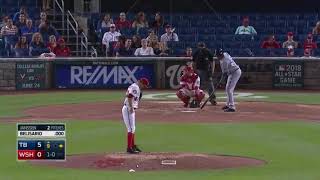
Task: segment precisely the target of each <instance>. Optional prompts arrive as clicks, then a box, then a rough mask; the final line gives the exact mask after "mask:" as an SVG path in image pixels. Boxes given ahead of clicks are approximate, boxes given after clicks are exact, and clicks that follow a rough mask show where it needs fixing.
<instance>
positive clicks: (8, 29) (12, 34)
mask: <svg viewBox="0 0 320 180" xmlns="http://www.w3.org/2000/svg"><path fill="white" fill-rule="evenodd" d="M1 35H2V36H3V37H4V41H5V49H6V53H7V56H12V55H13V51H12V50H13V48H14V46H15V44H16V42H17V35H18V28H17V27H16V26H15V25H13V21H12V19H11V18H9V19H8V20H7V24H6V25H5V26H3V27H2V28H1Z"/></svg>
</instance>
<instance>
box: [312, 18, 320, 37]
mask: <svg viewBox="0 0 320 180" xmlns="http://www.w3.org/2000/svg"><path fill="white" fill-rule="evenodd" d="M312 34H313V35H320V21H318V22H317V24H316V26H315V27H314V28H313V29H312Z"/></svg>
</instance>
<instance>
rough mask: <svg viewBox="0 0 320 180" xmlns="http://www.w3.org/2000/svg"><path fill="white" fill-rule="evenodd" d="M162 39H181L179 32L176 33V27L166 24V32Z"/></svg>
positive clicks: (162, 40) (165, 40)
mask: <svg viewBox="0 0 320 180" xmlns="http://www.w3.org/2000/svg"><path fill="white" fill-rule="evenodd" d="M160 41H161V42H167V41H179V38H178V35H177V33H174V29H172V28H171V26H170V25H166V33H164V34H162V36H161V38H160Z"/></svg>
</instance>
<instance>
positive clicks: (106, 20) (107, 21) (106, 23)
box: [97, 14, 113, 32]
mask: <svg viewBox="0 0 320 180" xmlns="http://www.w3.org/2000/svg"><path fill="white" fill-rule="evenodd" d="M111 24H113V19H112V18H111V16H110V14H105V15H104V16H103V19H102V20H100V21H99V22H98V25H97V30H98V31H99V32H102V31H103V30H104V29H105V30H108V29H109V28H110V26H111Z"/></svg>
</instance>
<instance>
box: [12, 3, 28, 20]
mask: <svg viewBox="0 0 320 180" xmlns="http://www.w3.org/2000/svg"><path fill="white" fill-rule="evenodd" d="M20 14H24V15H25V17H26V18H28V17H29V16H28V12H27V8H26V7H24V6H21V7H20V10H19V12H16V13H15V14H14V15H13V22H14V23H16V22H18V21H19V18H20Z"/></svg>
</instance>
